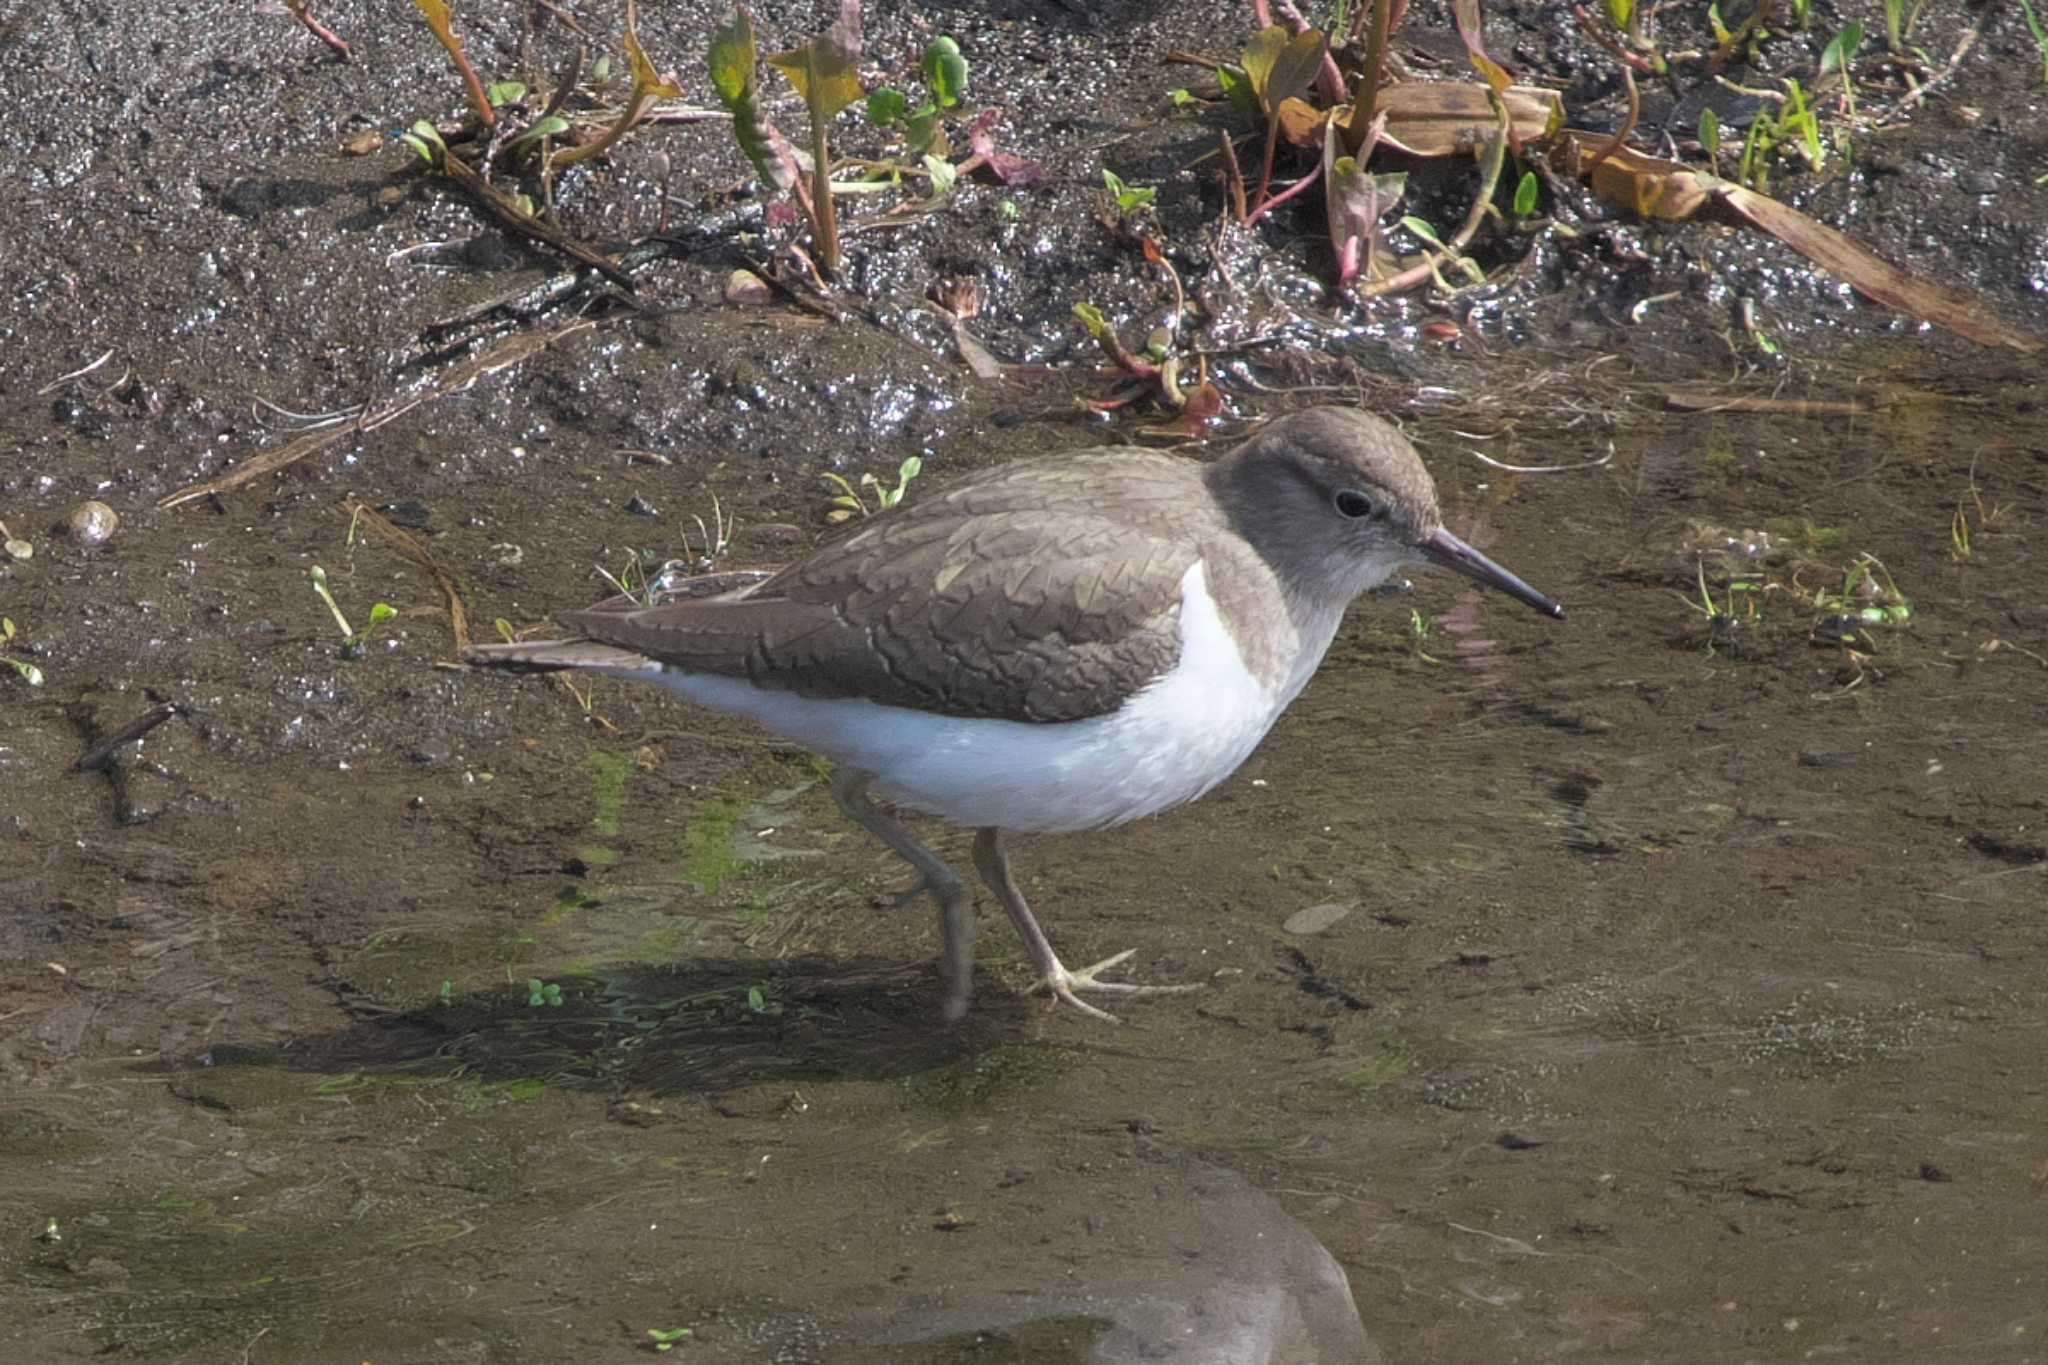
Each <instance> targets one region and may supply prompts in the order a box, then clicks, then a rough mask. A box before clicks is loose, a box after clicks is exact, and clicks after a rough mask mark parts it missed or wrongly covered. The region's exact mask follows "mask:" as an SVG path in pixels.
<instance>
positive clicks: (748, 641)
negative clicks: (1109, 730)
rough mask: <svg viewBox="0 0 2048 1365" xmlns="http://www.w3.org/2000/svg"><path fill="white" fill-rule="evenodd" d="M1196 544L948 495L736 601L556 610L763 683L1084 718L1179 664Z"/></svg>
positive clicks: (921, 704)
mask: <svg viewBox="0 0 2048 1365" xmlns="http://www.w3.org/2000/svg"><path fill="white" fill-rule="evenodd" d="M1025 501H1026V502H1029V501H1030V500H1029V499H1026V500H1025ZM920 513H921V515H920ZM1197 557H1198V550H1197V548H1196V546H1195V545H1194V543H1193V542H1191V541H1190V540H1188V539H1187V538H1185V537H1180V536H1173V535H1162V536H1151V535H1146V534H1142V533H1135V532H1133V531H1132V530H1131V528H1130V525H1129V524H1128V522H1127V521H1126V522H1113V521H1110V520H1107V519H1105V518H1102V517H1099V516H1095V515H1092V514H1090V513H1088V512H1086V511H1081V510H1076V509H1074V508H1072V507H1060V508H1056V509H1052V508H1047V507H1046V506H1044V505H1043V503H1042V500H1041V501H1040V502H1039V503H1038V504H1037V505H1027V506H1023V507H1015V508H1014V509H986V510H981V511H976V510H972V509H971V508H969V507H962V506H959V505H957V504H955V503H954V502H953V500H951V499H940V500H937V501H935V502H934V503H933V504H930V505H928V507H920V508H914V509H909V510H908V511H907V512H906V513H905V514H902V515H898V516H890V517H887V518H884V519H883V520H881V521H878V522H877V523H876V524H875V525H874V526H873V527H871V528H868V529H866V530H864V531H862V532H861V533H860V534H859V535H856V536H854V537H852V538H851V539H849V540H846V541H843V542H840V543H839V544H837V545H833V546H827V547H826V548H824V549H822V550H820V551H818V552H817V553H816V554H814V555H813V556H811V557H810V558H809V559H807V560H805V561H803V562H802V563H800V564H797V565H793V566H791V567H790V568H789V569H786V570H784V571H783V572H782V573H780V574H778V575H777V576H776V577H775V578H773V579H770V580H769V581H768V582H766V583H763V584H762V585H760V587H758V588H756V589H754V590H752V591H751V592H748V593H746V594H744V595H741V596H736V597H726V598H719V599H714V600H711V601H706V602H683V603H677V604H674V605H670V606H662V607H655V608H650V609H648V610H644V611H636V612H575V613H570V614H568V615H566V616H564V617H563V618H562V620H563V623H564V624H565V625H567V626H569V627H570V628H572V629H574V630H577V631H579V632H581V633H582V634H583V635H584V636H586V637H587V638H588V639H590V640H592V641H595V642H597V643H600V644H605V645H612V646H618V647H623V648H625V649H629V650H635V651H638V652H640V653H643V654H646V655H649V656H651V657H653V658H656V659H659V660H661V661H662V662H664V663H667V664H671V665H674V666H676V667H679V668H685V669H691V670H695V671H698V672H704V673H713V674H720V675H723V676H727V677H735V678H744V679H746V680H747V681H749V682H751V683H753V684H755V685H756V686H759V687H763V688H770V689H776V690H782V691H789V692H795V693H798V694H801V695H805V696H816V697H865V698H867V699H868V700H871V701H875V702H880V703H882V704H884V705H889V706H902V707H909V708H912V709H915V710H920V711H930V712H936V713H939V714H943V715H952V716H971V717H996V718H1007V719H1013V720H1028V721H1034V722H1059V721H1072V720H1081V719H1085V718H1086V717H1089V716H1097V715H1103V714H1106V713H1107V712H1110V711H1114V710H1115V709H1116V708H1117V707H1118V706H1119V705H1121V704H1122V702H1123V701H1124V700H1125V699H1126V698H1128V697H1129V696H1130V695H1131V694H1132V693H1133V692H1135V691H1137V690H1138V689H1139V688H1141V687H1143V686H1144V685H1145V684H1146V683H1148V682H1150V681H1151V680H1152V679H1154V678H1157V677H1159V676H1160V675H1161V674H1163V673H1165V672H1166V671H1167V670H1168V669H1170V668H1171V667H1172V666H1173V664H1174V661H1175V659H1176V658H1177V657H1178V654H1179V649H1180V635H1179V616H1180V595H1181V580H1182V578H1183V577H1184V576H1185V574H1186V573H1187V570H1188V569H1189V568H1190V567H1192V566H1193V564H1194V563H1195V561H1196V558H1197Z"/></svg>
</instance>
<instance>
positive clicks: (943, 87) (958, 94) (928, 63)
mask: <svg viewBox="0 0 2048 1365" xmlns="http://www.w3.org/2000/svg"><path fill="white" fill-rule="evenodd" d="M918 68H919V70H921V71H922V72H923V73H924V82H925V87H926V89H927V90H928V91H929V92H930V98H929V99H927V100H926V101H925V102H924V103H923V104H921V105H919V106H918V107H917V108H916V109H912V108H911V106H910V97H909V96H908V95H906V94H904V93H903V92H902V91H901V90H897V89H893V88H891V87H889V86H882V87H880V88H878V89H876V90H875V91H873V92H872V93H870V94H869V95H868V98H867V115H868V122H869V123H872V124H873V125H874V126H875V127H877V128H900V129H901V130H902V132H903V141H904V143H905V145H907V146H908V147H909V148H910V152H911V155H913V156H916V157H919V158H927V157H930V156H932V155H934V154H937V155H940V156H943V155H944V154H945V152H946V146H945V135H944V133H943V132H942V131H941V129H940V127H939V119H940V116H941V115H942V114H944V113H945V111H947V110H949V109H953V108H956V107H957V106H958V105H959V104H960V102H961V101H962V100H963V99H964V98H966V95H967V58H965V57H963V56H962V55H961V54H960V44H958V43H956V42H954V41H953V40H952V39H951V38H947V37H944V36H941V37H937V38H934V39H932V40H931V42H930V43H929V44H927V45H926V47H925V50H924V56H923V57H922V58H921V59H920V60H919V62H918ZM949 169H950V167H949Z"/></svg>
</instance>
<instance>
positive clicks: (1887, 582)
mask: <svg viewBox="0 0 2048 1365" xmlns="http://www.w3.org/2000/svg"><path fill="white" fill-rule="evenodd" d="M1813 605H1814V606H1815V607H1817V608H1818V609H1820V610H1821V611H1834V612H1840V613H1842V614H1843V615H1845V616H1850V617H1853V618H1855V620H1856V621H1857V622H1858V623H1859V624H1861V625H1866V626H1903V625H1906V624H1908V623H1909V622H1911V621H1912V619H1913V604H1912V602H1910V601H1908V600H1907V598H1906V594H1904V593H1903V592H1900V591H1899V585H1898V583H1897V581H1896V580H1894V579H1893V578H1892V573H1891V570H1890V569H1887V568H1886V567H1885V566H1884V561H1883V560H1881V559H1879V558H1878V557H1877V556H1876V555H1873V554H1860V555H1858V556H1856V562H1855V563H1853V564H1851V565H1850V566H1849V567H1848V569H1847V570H1846V571H1844V573H1843V575H1842V589H1841V591H1840V592H1835V593H1830V592H1828V591H1827V590H1826V589H1825V588H1823V589H1821V590H1820V591H1819V592H1817V593H1815V594H1814V595H1813Z"/></svg>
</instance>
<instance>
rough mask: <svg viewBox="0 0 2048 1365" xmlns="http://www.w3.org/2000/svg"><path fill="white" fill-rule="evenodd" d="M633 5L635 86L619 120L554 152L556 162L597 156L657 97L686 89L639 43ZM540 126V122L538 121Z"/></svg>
mask: <svg viewBox="0 0 2048 1365" xmlns="http://www.w3.org/2000/svg"><path fill="white" fill-rule="evenodd" d="M634 9H635V7H634V5H633V4H632V0H627V4H626V60H627V61H628V62H629V63H631V68H632V72H633V90H632V93H631V94H629V95H628V96H626V107H625V110H624V111H623V112H622V113H620V115H619V117H618V120H617V121H616V122H615V123H613V124H612V125H611V127H609V128H607V129H605V130H604V131H603V132H602V133H599V134H598V135H597V136H596V137H594V138H592V139H591V140H590V141H589V142H586V143H584V144H583V145H582V146H581V147H570V148H567V149H566V150H563V151H560V152H557V153H555V155H554V157H553V162H554V164H555V165H558V166H567V165H570V164H571V163H574V162H577V161H585V160H588V159H589V158H591V157H593V156H597V155H598V154H600V153H601V152H603V151H604V150H605V149H606V148H608V147H610V146H611V145H612V144H613V143H614V142H617V141H618V140H619V139H620V138H622V137H624V136H625V135H626V133H627V132H628V131H630V130H631V129H632V127H633V125H634V124H636V123H638V122H640V120H641V119H643V118H645V117H647V111H648V109H650V108H651V107H652V106H653V104H654V102H655V101H656V100H661V99H671V100H672V99H675V98H676V97H677V96H679V95H681V94H682V93H683V92H682V88H681V87H680V86H678V85H677V84H676V83H675V82H674V81H670V80H664V79H663V78H662V75H661V73H660V72H658V71H656V70H655V69H654V63H653V62H650V61H649V60H647V51H646V49H644V48H642V47H641V46H640V35H639V33H638V32H636V31H635V24H636V21H637V19H638V15H637V14H636V13H635V12H634ZM541 122H542V123H546V122H547V120H545V119H543V120H542V121H541ZM563 126H564V127H565V128H566V127H567V124H566V122H565V123H564V125H563ZM537 127H538V125H536V128H537ZM536 128H529V129H527V130H526V132H525V133H522V134H521V135H520V140H521V141H524V140H525V139H526V138H529V137H539V136H540V135H541V134H540V133H539V132H538V131H536Z"/></svg>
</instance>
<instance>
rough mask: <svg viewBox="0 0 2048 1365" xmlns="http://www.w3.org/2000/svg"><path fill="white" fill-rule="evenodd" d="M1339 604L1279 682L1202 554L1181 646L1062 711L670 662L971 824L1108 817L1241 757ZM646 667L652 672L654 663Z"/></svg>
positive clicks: (705, 696)
mask: <svg viewBox="0 0 2048 1365" xmlns="http://www.w3.org/2000/svg"><path fill="white" fill-rule="evenodd" d="M1335 629H1336V620H1335V618H1334V617H1333V618H1332V619H1331V620H1330V622H1329V628H1328V630H1327V631H1319V637H1320V638H1316V639H1312V640H1303V641H1301V642H1300V643H1301V645H1302V649H1303V654H1302V657H1301V658H1300V659H1299V660H1298V662H1297V665H1296V667H1295V668H1294V669H1293V670H1292V672H1291V673H1290V675H1289V676H1288V677H1287V678H1285V679H1283V680H1282V681H1281V684H1280V686H1278V687H1272V686H1268V685H1267V684H1265V683H1262V682H1261V681H1260V680H1259V679H1258V678H1256V677H1255V676H1253V674H1252V673H1251V671H1250V670H1249V669H1247V668H1246V667H1245V664H1244V659H1243V657H1242V655H1240V654H1239V652H1238V648H1237V644H1236V642H1235V641H1234V640H1232V639H1231V637H1230V633H1229V631H1228V630H1227V629H1226V628H1225V627H1224V624H1223V621H1222V619H1221V617H1220V616H1219V615H1218V613H1217V610H1216V604H1215V602H1214V600H1213V599H1212V598H1211V597H1210V596H1209V591H1208V585H1207V580H1206V576H1205V572H1204V569H1203V567H1202V566H1201V565H1200V564H1197V565H1195V566H1194V567H1193V568H1191V569H1190V570H1189V571H1188V574H1187V577H1186V578H1184V579H1183V580H1182V583H1181V613H1180V633H1181V649H1180V657H1179V660H1178V662H1176V664H1175V665H1174V667H1173V668H1172V669H1171V670H1170V671H1168V672H1167V673H1166V674H1165V675H1164V676H1162V677H1159V678H1156V679H1154V680H1153V681H1152V682H1151V683H1150V684H1148V685H1147V686H1146V687H1145V688H1144V689H1143V690H1142V691H1140V692H1139V693H1138V694H1137V695H1136V696H1134V697H1133V698H1132V699H1131V700H1130V701H1128V702H1126V703H1125V704H1124V705H1123V706H1122V707H1120V708H1118V709H1117V710H1115V711H1113V712H1110V713H1109V714H1107V715H1102V716H1093V717H1090V718H1089V719H1087V720H1078V721H1068V722H1064V723H1061V724H1053V725H1034V724H1029V723H1025V722H1021V721H1008V720H983V719H971V718H966V717H959V716H941V715H934V714H932V713H930V712H926V711H915V710H910V709H906V708H903V707H894V706H879V705H876V704H875V703H874V702H870V701H864V700H858V699H836V698H818V697H800V696H796V695H794V694H792V693H787V692H769V691H764V690H762V689H759V688H756V687H754V686H752V685H751V684H749V683H747V682H744V681H742V680H739V679H735V678H723V677H714V676H711V675H708V674H701V673H697V674H692V673H685V672H681V671H680V670H676V669H666V670H664V671H663V672H662V674H661V677H660V681H661V682H662V683H664V684H665V685H666V686H668V687H670V688H672V689H674V690H675V691H676V692H679V693H681V694H682V695H683V696H685V697H687V698H689V699H690V700H692V701H694V702H697V703H698V704H700V705H703V706H709V707H712V708H713V709H715V710H719V711H726V712H730V713H732V714H735V715H742V716H747V717H749V718H751V719H753V720H756V721H758V722H760V723H761V724H763V725H765V726H767V727H768V728H769V729H771V730H775V731H778V732H779V733H781V734H784V735H787V736H788V737H789V738H791V739H793V740H796V741H797V742H798V743H801V744H803V745H806V746H807V747H809V748H812V749H815V750H817V751H818V752H819V753H821V754H823V755H825V756H826V757H827V758H830V759H832V760H833V761H834V762H836V763H840V764H843V765H846V766H848V767H852V768H858V769H861V770H862V771H864V772H868V773H872V774H874V775H875V777H876V783H875V790H876V792H877V793H878V794H879V795H881V796H883V797H886V798H887V799H889V800H891V801H895V802H897V803H899V804H901V805H905V806H909V807H911V808H913V809H916V810H921V811H927V812H929V813H931V814H933V815H938V816H943V817H944V818H946V819H948V820H953V821H956V822H958V823H960V824H963V825H970V826H977V827H979V826H995V827H997V828H1001V829H1008V830H1029V831H1039V832H1057V831H1064V830H1082V829H1097V828H1100V827H1102V826H1105V825H1116V824H1122V823H1123V822H1124V821H1126V820H1135V819H1137V818H1139V817H1140V816H1144V815H1151V814H1153V813H1155V812H1157V811H1162V810H1166V809H1168V808H1170V807H1173V806H1178V805H1180V804H1182V803H1183V802H1187V801H1192V800H1194V799H1195V798H1196V797H1198V796H1200V795H1201V794H1202V793H1204V792H1206V791H1208V790H1209V789H1210V788H1211V787H1213V786H1215V785H1216V784H1217V783H1218V782H1221V781H1222V780H1223V779H1224V778H1226V777H1228V776H1229V775H1230V774H1231V773H1232V772H1234V771H1236V769H1237V767H1238V765H1239V764H1241V763H1243V762H1244V760H1245V759H1246V758H1248V757H1249V756H1250V755H1251V752H1252V750H1253V749H1255V748H1257V747H1258V744H1259V741H1260V740H1261V739H1263V738H1265V735H1266V731H1267V730H1269V729H1270V728H1272V724H1273V722H1274V720H1275V719H1277V718H1278V717H1279V715H1280V712H1281V711H1283V710H1285V709H1286V707H1287V704H1288V703H1289V702H1291V701H1293V700H1294V697H1295V694H1296V693H1298V692H1299V691H1300V690H1301V686H1302V684H1303V683H1305V682H1306V681H1307V680H1308V677H1309V675H1310V674H1312V673H1313V672H1314V671H1315V667H1316V665H1317V664H1318V663H1319V662H1321V660H1322V656H1323V652H1324V651H1325V650H1326V649H1327V648H1328V647H1329V643H1330V636H1331V634H1333V633H1334V632H1335ZM634 676H637V677H641V678H645V677H647V676H648V675H647V674H646V673H645V672H641V673H637V674H635V675H634Z"/></svg>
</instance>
